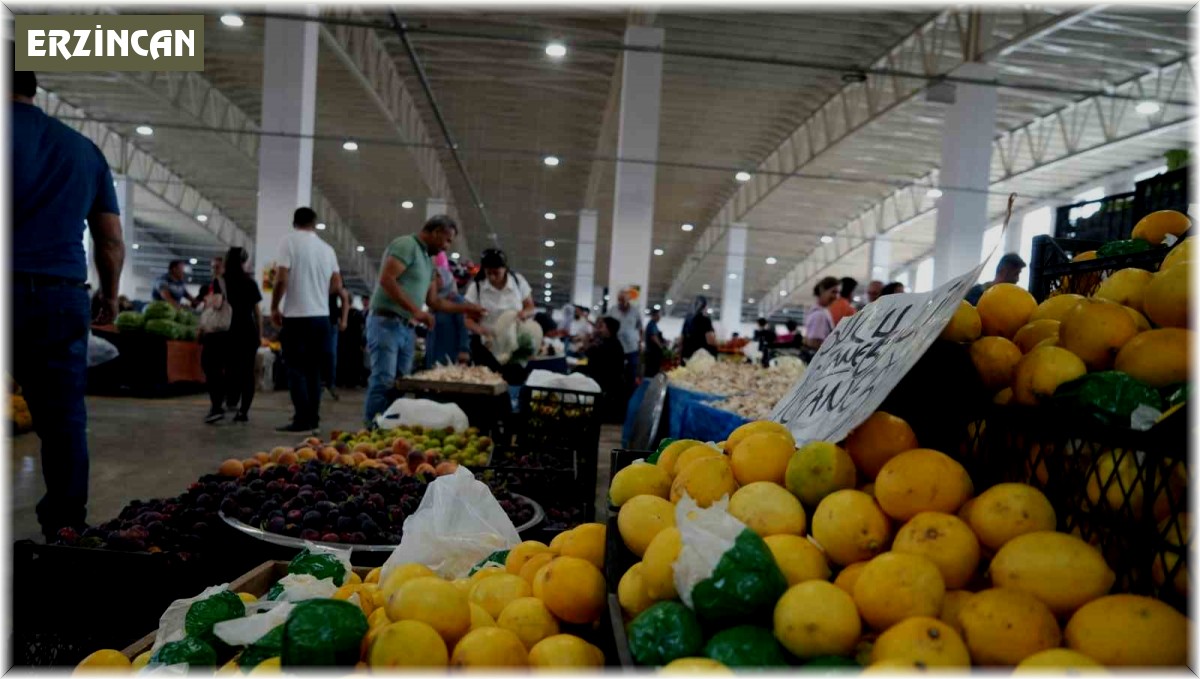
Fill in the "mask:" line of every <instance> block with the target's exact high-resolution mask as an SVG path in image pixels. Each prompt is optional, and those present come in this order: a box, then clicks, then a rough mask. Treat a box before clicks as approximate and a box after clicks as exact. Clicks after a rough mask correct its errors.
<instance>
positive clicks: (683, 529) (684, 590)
mask: <svg viewBox="0 0 1200 679" xmlns="http://www.w3.org/2000/svg"><path fill="white" fill-rule="evenodd" d="M675 525H676V526H678V527H679V537H680V541H681V542H682V543H683V547H682V548H681V549H680V550H679V556H678V557H676V559H675V564H674V565H673V566H672V568H673V569H674V574H675V590H676V591H677V592H679V598H680V600H681V601H683V603H684V604H686V605H687V607H688V608H693V606H692V589H693V588H694V587H695V586H696V584H697V583H699V582H702V581H704V580H707V579H708V578H709V577H711V576H712V574H713V571H714V570H715V569H716V567H717V563H718V562H719V561H720V560H721V557H723V556H724V555H725V552H728V551H729V550H730V549H731V548H732V547H733V543H734V541H735V540H737V537H738V535H740V534H741V533H742V531H744V530H746V525H745V524H743V523H742V522H741V521H738V520H737V519H736V518H734V516H733V515H732V514H730V513H729V496H728V495H726V496H724V497H722V498H721V499H720V500H717V501H716V502H714V503H712V505H711V506H709V507H708V508H707V509H701V508H700V506H699V505H697V504H696V502H695V500H693V499H692V498H691V496H690V495H688V494H687V493H684V495H683V497H682V498H680V499H679V503H678V504H677V505H676V506H675Z"/></svg>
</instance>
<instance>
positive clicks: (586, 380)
mask: <svg viewBox="0 0 1200 679" xmlns="http://www.w3.org/2000/svg"><path fill="white" fill-rule="evenodd" d="M525 386H528V387H534V388H537V387H542V388H545V389H567V390H569V391H586V392H588V393H591V394H599V393H600V385H599V384H597V383H596V380H593V379H592V378H590V377H588V376H587V375H584V374H581V373H571V374H569V375H564V374H562V373H556V372H551V371H549V370H541V369H537V370H531V371H530V372H529V377H527V378H525Z"/></svg>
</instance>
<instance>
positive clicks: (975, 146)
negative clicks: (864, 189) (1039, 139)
mask: <svg viewBox="0 0 1200 679" xmlns="http://www.w3.org/2000/svg"><path fill="white" fill-rule="evenodd" d="M961 75H963V76H967V77H972V78H981V79H992V78H994V77H995V68H994V67H991V66H986V65H983V64H965V65H964V66H962V67H961ZM954 87H955V90H956V91H955V101H954V103H953V104H951V105H950V107H949V110H948V111H947V112H946V124H945V127H944V130H945V131H944V133H943V136H942V165H941V171H940V172H939V176H941V177H943V179H944V182H945V184H946V185H945V186H942V187H941V189H942V197H941V198H939V199H938V210H937V232H936V237H935V246H934V260H933V261H934V266H933V284H934V286H935V287H936V286H938V285H941V284H942V283H945V282H946V281H948V280H950V279H951V278H953V277H955V276H958V275H961V274H963V273H965V272H966V271H968V270H970V269H971V268H972V267H974V266H976V265H977V264H979V253H980V250H981V249H982V247H983V232H984V231H985V230H987V228H988V226H990V224H988V219H987V204H988V195H987V193H986V191H987V188H988V173H989V171H990V169H991V162H992V139H993V137H995V135H996V88H994V87H985V86H982V85H965V84H962V83H958V84H956V85H955V86H954Z"/></svg>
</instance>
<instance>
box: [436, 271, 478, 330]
mask: <svg viewBox="0 0 1200 679" xmlns="http://www.w3.org/2000/svg"><path fill="white" fill-rule="evenodd" d="M425 304H427V305H428V306H429V308H430V309H433V310H434V311H440V312H442V313H446V314H464V315H465V316H466V317H467V327H468V328H470V327H471V325H472V323H473V322H474V321H478V320H479V319H480V318H483V312H484V308H483V307H481V306H479V305H478V304H472V303H471V302H451V301H450V300H448V299H446V298H444V297H438V295H437V285H436V283H430V284H429V290H428V291H427V292H426V293H425ZM471 331H472V332H475V333H476V334H480V333H479V332H478V331H477V330H475V329H474V328H472V329H471Z"/></svg>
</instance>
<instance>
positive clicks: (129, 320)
mask: <svg viewBox="0 0 1200 679" xmlns="http://www.w3.org/2000/svg"><path fill="white" fill-rule="evenodd" d="M114 325H116V326H117V330H120V331H121V332H129V331H136V330H141V329H143V328H145V327H146V317H145V316H142V315H141V314H139V313H138V312H136V311H122V312H121V313H119V314H117V320H116V321H114Z"/></svg>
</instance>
